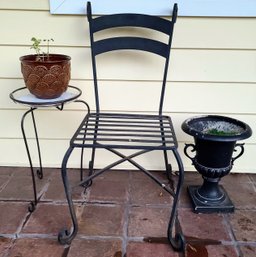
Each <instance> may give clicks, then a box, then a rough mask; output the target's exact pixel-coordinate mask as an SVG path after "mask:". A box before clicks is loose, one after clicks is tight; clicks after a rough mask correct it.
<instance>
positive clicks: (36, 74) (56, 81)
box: [20, 54, 71, 99]
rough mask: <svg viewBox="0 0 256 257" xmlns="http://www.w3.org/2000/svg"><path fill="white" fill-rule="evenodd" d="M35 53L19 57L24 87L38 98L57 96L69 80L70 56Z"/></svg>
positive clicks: (64, 89)
mask: <svg viewBox="0 0 256 257" xmlns="http://www.w3.org/2000/svg"><path fill="white" fill-rule="evenodd" d="M38 59H39V58H38V56H37V55H25V56H22V57H20V61H21V72H22V74H23V78H24V81H25V85H26V87H27V88H28V89H29V91H30V93H31V94H33V95H35V96H36V97H38V98H42V99H51V98H57V97H59V96H60V95H61V94H62V93H64V92H65V91H66V90H67V87H68V83H69V80H70V60H71V57H69V56H67V55H62V54H50V55H49V58H47V57H46V56H44V57H43V56H40V60H38Z"/></svg>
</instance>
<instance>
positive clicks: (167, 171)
mask: <svg viewBox="0 0 256 257" xmlns="http://www.w3.org/2000/svg"><path fill="white" fill-rule="evenodd" d="M166 176H167V179H168V180H169V181H170V180H171V179H172V178H171V176H172V165H171V164H170V163H168V165H167V169H166Z"/></svg>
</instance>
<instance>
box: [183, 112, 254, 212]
mask: <svg viewBox="0 0 256 257" xmlns="http://www.w3.org/2000/svg"><path fill="white" fill-rule="evenodd" d="M182 129H183V131H184V132H186V133H187V134H189V135H192V136H193V137H194V141H195V144H186V145H185V149H184V152H185V155H186V156H187V157H188V158H189V159H190V160H191V161H192V164H193V165H194V167H195V168H196V170H197V171H198V172H199V173H200V174H201V175H202V177H203V180H204V182H203V185H201V186H189V187H188V192H189V195H190V197H191V199H192V203H193V206H194V210H195V212H198V213H199V212H200V213H213V212H233V211H234V205H233V203H232V201H231V200H230V198H229V197H228V194H227V193H226V191H225V189H224V188H223V187H222V186H220V185H219V181H220V179H221V178H222V177H223V176H226V175H228V174H229V172H230V171H231V169H232V167H233V164H234V161H235V160H236V159H237V158H239V157H240V156H241V155H242V154H243V153H244V145H243V144H236V141H238V140H242V139H246V138H248V137H250V136H251V134H252V131H251V128H250V127H249V126H248V125H247V124H245V123H244V122H241V121H239V120H235V119H232V118H229V117H224V116H216V115H208V116H200V117H194V118H191V119H187V120H186V121H184V122H183V124H182ZM236 148H240V152H239V153H238V154H237V155H236V156H235V157H232V155H233V152H235V151H237V150H236ZM189 149H190V150H191V152H195V156H194V157H191V156H190V155H189V153H188V150H189Z"/></svg>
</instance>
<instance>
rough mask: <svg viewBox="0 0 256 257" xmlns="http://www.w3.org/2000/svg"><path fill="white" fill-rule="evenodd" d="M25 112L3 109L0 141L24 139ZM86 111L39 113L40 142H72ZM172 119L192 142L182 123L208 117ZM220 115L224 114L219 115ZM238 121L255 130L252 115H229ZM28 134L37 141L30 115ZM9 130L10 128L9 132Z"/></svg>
mask: <svg viewBox="0 0 256 257" xmlns="http://www.w3.org/2000/svg"><path fill="white" fill-rule="evenodd" d="M24 113H25V110H12V111H10V110H2V111H0V116H1V119H2V122H3V124H5V126H1V127H0V138H2V139H4V138H12V139H14V138H22V133H21V128H20V121H21V117H22V115H23V114H24ZM86 113H87V112H86V111H77V110H76V111H74V110H73V111H72V110H63V111H59V110H56V109H50V110H42V109H40V110H38V111H35V112H34V114H35V119H36V121H37V129H38V134H39V137H40V138H41V139H49V140H62V139H63V140H69V139H70V138H71V136H72V135H73V133H74V132H75V130H76V129H77V127H78V125H79V124H80V122H81V121H82V119H83V117H84V115H86ZM166 114H167V115H169V116H171V117H172V121H173V124H174V128H175V132H176V135H177V138H178V140H179V141H180V142H192V141H193V137H191V136H189V135H187V134H186V133H184V132H183V131H182V129H181V124H182V123H183V121H184V120H186V119H188V118H191V117H194V116H196V115H207V114H202V113H197V114H194V113H192V114H191V113H166ZM216 114H218V115H225V114H221V113H216ZM228 116H229V117H233V118H235V119H239V120H241V121H243V122H245V123H247V124H248V125H249V126H251V127H252V128H254V129H255V127H256V121H255V119H254V116H252V115H228ZM24 124H25V131H26V134H27V137H28V138H34V137H35V134H34V131H33V127H32V120H31V116H27V118H26V120H25V123H24ZM7 128H8V129H7ZM245 142H246V143H248V144H256V133H254V134H253V135H252V136H251V137H250V138H249V139H247V140H245Z"/></svg>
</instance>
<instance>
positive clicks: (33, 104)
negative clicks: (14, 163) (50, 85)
mask: <svg viewBox="0 0 256 257" xmlns="http://www.w3.org/2000/svg"><path fill="white" fill-rule="evenodd" d="M68 88H71V89H72V90H75V91H76V94H74V95H73V96H71V97H68V98H67V99H65V100H63V99H60V98H56V99H50V100H47V99H44V100H41V101H33V100H32V101H28V100H23V99H22V98H21V97H20V96H19V94H21V95H25V94H27V93H28V90H27V88H26V87H21V88H18V89H16V90H14V91H13V92H12V93H10V98H11V99H12V100H13V101H14V102H15V103H19V104H24V105H26V106H29V107H30V108H29V110H27V111H26V112H25V113H24V114H23V115H22V118H21V132H22V137H23V141H24V144H25V148H26V153H27V156H28V161H29V166H30V171H31V177H32V185H33V194H34V200H33V201H31V202H30V203H29V206H28V210H29V212H33V211H34V210H35V208H36V206H37V204H38V202H39V200H40V199H39V198H38V196H37V186H36V178H35V171H36V175H37V177H38V178H39V179H43V166H42V157H41V149H40V143H39V137H38V132H37V126H36V119H35V114H34V111H35V110H37V109H38V108H41V107H55V108H57V109H58V110H60V111H62V110H63V108H64V105H65V104H66V103H68V102H71V101H74V102H83V101H81V100H76V99H77V98H78V97H79V96H80V95H81V94H82V91H81V90H80V89H79V88H77V87H73V86H69V87H68ZM84 104H85V105H86V106H88V105H87V103H85V102H84ZM88 110H89V109H88ZM30 114H31V119H32V125H33V129H34V133H35V141H36V147H37V154H38V161H39V167H38V168H36V169H35V168H34V165H33V160H32V157H31V153H30V147H29V144H28V140H27V135H26V130H25V121H26V118H27V116H28V115H30ZM81 174H82V171H81ZM81 176H82V175H81Z"/></svg>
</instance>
